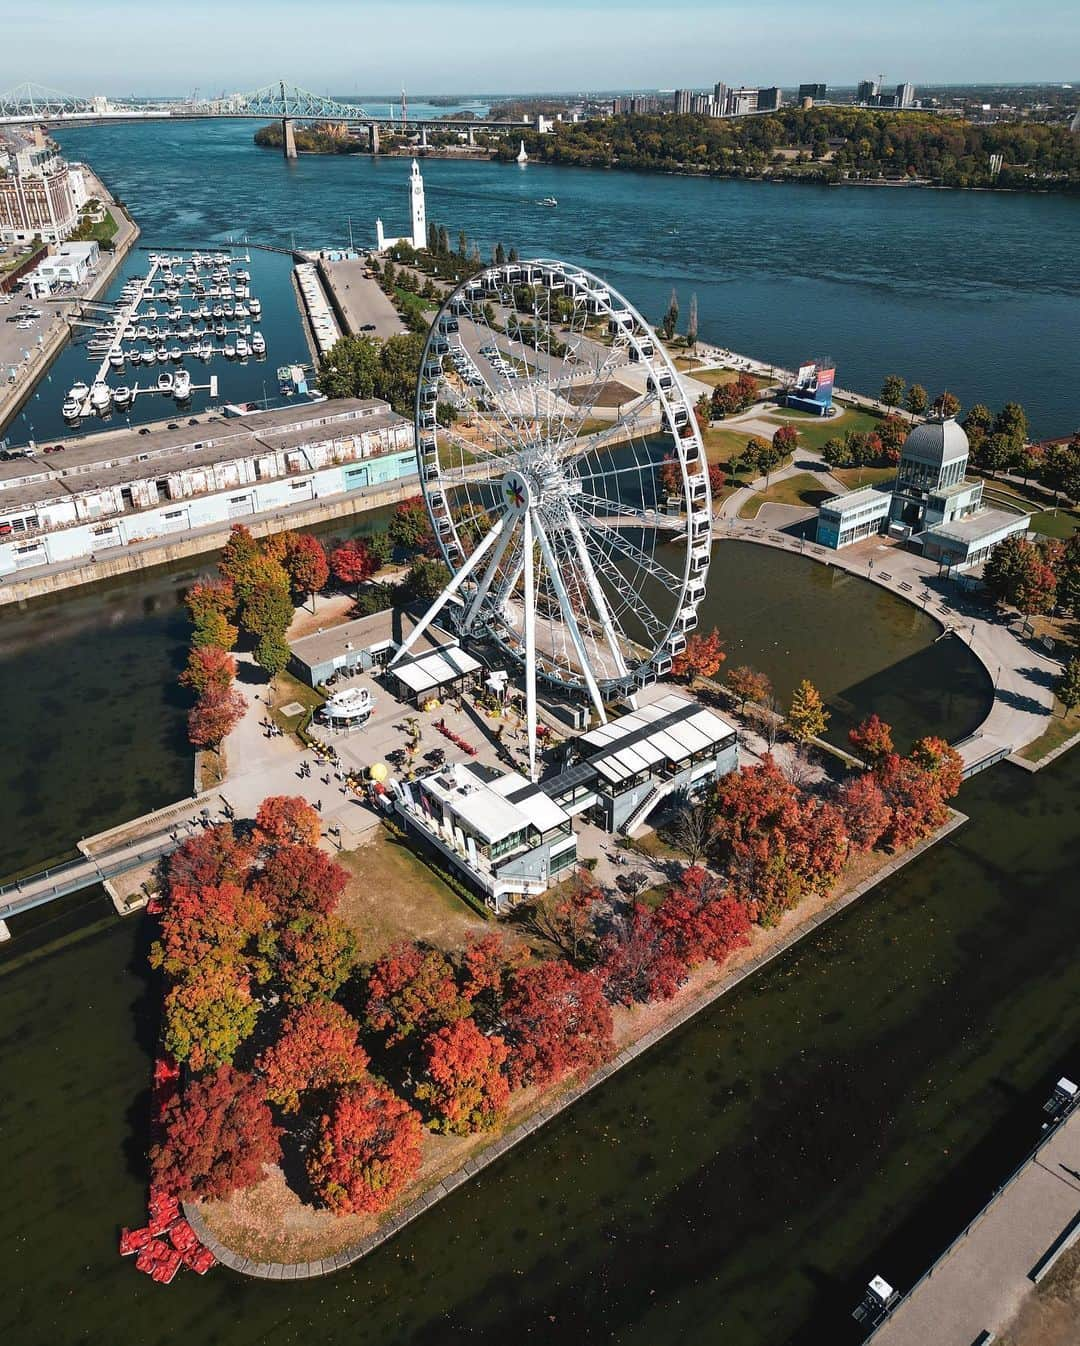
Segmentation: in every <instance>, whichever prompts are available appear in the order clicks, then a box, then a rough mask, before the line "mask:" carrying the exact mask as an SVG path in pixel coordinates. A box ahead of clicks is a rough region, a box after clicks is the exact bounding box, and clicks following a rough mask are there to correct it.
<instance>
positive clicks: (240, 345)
mask: <svg viewBox="0 0 1080 1346" xmlns="http://www.w3.org/2000/svg"><path fill="white" fill-rule="evenodd" d="M250 354H251V347H250V346H249V345H248V343H247V341H246V340H245V338H244V337H237V338H236V357H237V359H238V360H246V359H247V358H248V356H249V355H250Z"/></svg>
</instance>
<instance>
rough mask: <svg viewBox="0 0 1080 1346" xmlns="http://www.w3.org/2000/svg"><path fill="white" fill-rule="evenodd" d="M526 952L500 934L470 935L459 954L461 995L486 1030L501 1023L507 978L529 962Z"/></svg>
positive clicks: (474, 1016) (523, 948)
mask: <svg viewBox="0 0 1080 1346" xmlns="http://www.w3.org/2000/svg"><path fill="white" fill-rule="evenodd" d="M528 957H529V954H528V950H527V949H526V948H525V947H524V946H523V945H521V944H514V945H510V944H508V943H507V941H506V939H505V938H504V937H503V936H502V935H499V934H490V935H471V936H470V937H469V939H468V942H467V943H466V945H465V949H464V951H463V953H462V955H461V993H462V995H463V996H464V997H465V999H466V1000H467V1001H468V1004H469V1012H470V1014H471V1015H472V1017H473V1018H474V1019H476V1020H477V1021H478V1022H479V1023H481V1024H482V1025H483V1026H485V1027H489V1028H490V1027H493V1026H494V1025H495V1024H497V1023H498V1022H499V1020H500V1017H501V1013H502V1003H503V999H504V997H505V995H506V989H507V986H508V984H509V981H510V978H511V977H512V976H513V974H514V973H515V972H516V971H517V970H518V969H519V968H521V967H524V965H525V963H526V962H527V961H528Z"/></svg>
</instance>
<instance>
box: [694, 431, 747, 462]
mask: <svg viewBox="0 0 1080 1346" xmlns="http://www.w3.org/2000/svg"><path fill="white" fill-rule="evenodd" d="M703 438H704V441H705V457H706V458H707V459H708V460H709V462H710V463H730V462H731V460H732V458H738V456H739V454H740V453H742V451H743V449H745V448H746V441H747V440H748V439H749V438H750V431H749V430H716V429H713V430H706V431H705V434H704V436H703Z"/></svg>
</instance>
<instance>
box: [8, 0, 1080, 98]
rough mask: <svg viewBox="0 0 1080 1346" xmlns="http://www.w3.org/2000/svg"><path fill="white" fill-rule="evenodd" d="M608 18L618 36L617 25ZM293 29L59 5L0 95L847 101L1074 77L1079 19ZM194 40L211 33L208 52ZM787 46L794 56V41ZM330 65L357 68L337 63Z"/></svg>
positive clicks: (557, 17)
mask: <svg viewBox="0 0 1080 1346" xmlns="http://www.w3.org/2000/svg"><path fill="white" fill-rule="evenodd" d="M616 13H618V14H619V15H620V22H619V23H618V24H613V22H612V20H613V16H614V15H615V14H616ZM627 13H629V16H630V20H631V21H630V22H626V21H625V20H624V16H625V15H627ZM294 15H295V10H293V9H291V8H287V7H286V6H285V5H284V4H282V3H281V2H280V0H267V3H265V4H261V5H260V6H259V8H258V10H256V9H255V8H254V7H253V6H247V5H239V6H235V7H233V8H232V9H230V10H226V11H223V10H221V9H220V7H218V6H212V5H210V4H209V3H207V0H194V3H192V4H190V5H188V6H187V9H186V16H187V21H186V23H185V24H184V25H183V26H182V27H179V28H178V27H177V25H175V24H169V26H168V28H167V30H166V28H165V26H164V24H163V21H162V19H161V18H160V17H159V16H158V15H157V14H155V13H154V12H153V11H150V10H147V9H146V8H145V7H143V6H137V5H135V4H133V3H131V0H105V3H103V4H102V5H100V6H99V7H98V8H97V9H96V11H95V22H94V24H93V25H92V26H88V25H86V23H85V9H83V8H81V7H79V6H77V5H75V4H74V3H73V2H72V0H52V2H51V3H48V4H46V5H43V6H40V7H38V8H37V9H35V10H32V11H31V10H19V11H14V10H9V12H8V13H6V14H5V16H4V19H5V30H6V35H7V38H8V40H7V41H6V42H5V44H4V55H3V57H2V58H0V88H8V87H10V86H12V85H15V84H18V83H20V82H21V81H22V80H25V79H30V80H33V81H35V82H40V83H42V84H47V85H54V86H55V87H58V88H63V89H64V90H66V91H68V92H71V93H75V94H91V93H100V92H106V93H112V94H115V95H122V94H127V93H139V94H150V93H156V94H161V95H173V94H185V93H190V92H192V90H193V89H195V88H200V89H201V91H202V92H203V93H204V94H207V93H210V92H218V91H220V90H221V89H227V90H236V89H249V88H254V87H258V86H260V85H262V84H266V83H269V82H270V81H272V80H275V79H279V78H285V79H286V80H287V81H288V82H293V83H297V84H300V85H303V86H306V87H311V88H316V89H319V90H321V91H333V92H336V93H338V94H341V95H353V94H358V93H364V94H370V93H371V91H373V90H375V91H379V90H385V89H386V88H387V87H389V88H391V89H392V88H394V87H396V86H398V85H399V84H400V83H402V82H404V83H405V84H406V86H407V87H409V88H413V89H417V90H423V91H424V92H428V93H433V94H449V93H457V92H462V91H472V90H476V91H480V92H484V93H492V94H506V93H526V92H550V93H555V92H577V91H584V90H613V89H626V90H631V89H638V88H640V89H649V88H658V87H660V88H674V87H694V88H697V87H702V88H705V87H708V86H710V85H711V84H713V83H714V82H715V81H716V80H717V79H718V78H724V79H725V80H726V81H727V82H728V83H730V84H740V83H742V84H755V83H757V84H762V85H772V84H780V85H785V86H791V85H796V84H799V83H801V82H804V81H807V80H820V81H822V82H827V83H830V84H834V85H839V86H843V87H850V86H852V85H855V84H857V83H858V81H859V80H861V79H864V78H876V76H877V75H878V74H879V73H882V72H884V73H885V82H886V83H892V84H895V83H897V82H900V81H902V80H911V81H912V82H914V83H915V84H917V85H923V86H926V85H933V84H955V83H963V84H971V83H981V84H986V83H1022V82H1028V83H1030V82H1040V83H1071V82H1072V77H1073V74H1074V73H1075V75H1076V77H1077V78H1080V23H1077V21H1076V18H1075V11H1074V9H1073V7H1072V6H1071V5H1067V4H1065V3H1062V2H1061V0H1052V2H1051V3H1050V4H1048V5H1047V6H1044V7H1043V9H1042V10H1041V12H1040V16H1039V17H1040V20H1041V22H1040V23H1039V24H1037V25H1036V24H1033V23H1032V22H1031V21H1030V20H1031V16H1030V14H1029V13H1027V12H1024V13H1021V11H1020V8H1019V6H1018V5H1017V4H1015V3H1011V2H1010V3H999V4H996V5H989V6H978V7H976V6H975V5H974V4H970V3H962V4H957V5H954V6H951V7H949V9H948V10H947V11H945V12H943V11H942V10H941V9H940V7H938V6H936V5H932V4H930V3H928V2H927V0H916V3H915V4H914V5H912V6H909V7H907V8H906V9H905V10H904V11H903V13H900V12H896V13H895V14H892V13H887V14H884V15H879V14H868V13H866V12H865V7H862V6H859V5H856V4H854V3H853V2H852V0H838V3H837V4H835V5H833V6H832V7H831V9H830V10H829V11H828V16H827V17H828V21H827V22H824V23H820V24H810V25H808V24H807V23H806V15H805V9H803V8H801V7H799V6H797V5H795V4H794V3H793V0H779V3H777V4H775V5H773V6H771V7H770V8H769V9H768V10H767V11H762V10H759V9H755V10H753V11H750V10H749V9H748V7H747V6H745V5H739V4H731V3H721V4H712V5H705V4H700V3H695V4H692V5H690V6H688V7H684V8H683V9H682V10H680V12H679V15H678V19H677V21H673V20H672V18H671V16H669V15H668V14H666V13H665V14H662V15H661V14H658V13H657V11H656V10H655V9H654V7H652V6H650V5H647V4H645V3H644V0H625V2H622V0H584V2H583V3H581V4H574V5H573V6H571V5H570V4H569V3H568V0H551V2H550V3H549V4H548V5H547V6H546V7H545V11H544V20H545V21H544V22H540V21H538V19H537V18H536V16H535V15H533V14H531V13H525V12H520V13H519V12H507V11H506V10H505V9H502V8H496V6H495V5H494V3H492V0H466V3H465V4H464V5H459V6H455V7H454V10H453V13H452V15H450V13H449V11H447V10H446V9H445V8H444V7H440V6H436V5H433V4H422V5H419V6H418V7H416V8H414V9H413V10H411V11H410V33H412V34H420V35H421V39H420V41H419V42H418V43H414V44H412V45H410V44H406V43H404V42H403V41H402V34H401V33H400V31H399V30H398V29H397V28H396V27H395V26H393V25H392V24H387V25H386V26H385V27H383V28H381V29H379V28H373V27H372V25H371V22H370V18H369V16H368V15H366V14H362V13H360V12H358V11H357V10H356V9H355V8H354V7H351V6H348V5H346V4H344V3H343V0H330V3H329V4H328V5H326V6H324V7H323V8H322V9H321V10H320V14H319V17H320V23H319V25H318V26H314V25H313V26H310V27H300V26H297V25H296V24H295V22H294V21H293V16H294ZM751 15H752V24H751V23H750V22H748V20H749V19H750V18H751ZM496 19H497V22H495V20H496ZM744 20H747V21H746V22H744ZM208 32H213V33H214V34H215V41H214V43H212V44H211V43H207V41H206V35H207V33H208ZM931 32H932V33H933V34H934V41H933V42H932V43H928V42H927V35H928V33H931ZM796 33H797V34H798V41H797V42H796V41H792V40H791V39H792V38H793V36H794V35H795V34H796ZM253 34H254V35H256V36H257V41H254V42H253V41H252V40H251V39H252V35H253ZM343 51H347V52H352V51H355V52H356V53H357V58H356V59H355V60H353V59H350V60H348V61H344V60H343V59H342V57H341V55H340V53H341V52H343ZM522 52H528V54H529V59H528V61H527V63H526V62H523V61H522Z"/></svg>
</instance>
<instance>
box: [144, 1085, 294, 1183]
mask: <svg viewBox="0 0 1080 1346" xmlns="http://www.w3.org/2000/svg"><path fill="white" fill-rule="evenodd" d="M161 1121H162V1137H161V1140H160V1142H158V1143H156V1144H154V1145H153V1146H152V1147H151V1150H150V1166H151V1169H152V1171H153V1180H154V1185H155V1186H157V1187H161V1188H163V1189H164V1190H165V1191H166V1192H171V1193H172V1194H173V1195H174V1196H177V1197H179V1198H180V1199H181V1200H191V1199H194V1200H197V1201H201V1200H217V1199H220V1198H222V1197H226V1196H228V1195H229V1194H230V1193H231V1192H237V1191H241V1190H242V1189H243V1188H245V1187H252V1186H254V1185H255V1183H257V1182H260V1181H261V1180H262V1177H263V1169H264V1168H265V1166H266V1165H267V1164H276V1163H277V1162H278V1160H279V1159H280V1158H281V1143H280V1139H279V1137H280V1132H279V1130H278V1128H277V1127H276V1126H275V1125H274V1119H273V1117H272V1116H271V1113H270V1109H269V1108H268V1107H267V1105H266V1090H265V1089H264V1088H263V1085H262V1083H261V1081H259V1080H257V1079H255V1078H253V1077H252V1076H251V1075H245V1074H243V1073H242V1072H241V1071H239V1070H234V1069H233V1067H232V1066H222V1068H221V1069H220V1070H217V1071H215V1072H214V1074H213V1075H208V1076H207V1077H206V1078H205V1079H201V1080H192V1081H190V1082H189V1083H188V1085H187V1087H186V1088H185V1089H184V1090H183V1091H182V1092H179V1093H176V1094H175V1095H174V1096H173V1097H172V1098H171V1099H170V1100H169V1101H168V1102H167V1103H166V1104H165V1109H164V1112H163V1115H162V1119H161Z"/></svg>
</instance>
